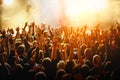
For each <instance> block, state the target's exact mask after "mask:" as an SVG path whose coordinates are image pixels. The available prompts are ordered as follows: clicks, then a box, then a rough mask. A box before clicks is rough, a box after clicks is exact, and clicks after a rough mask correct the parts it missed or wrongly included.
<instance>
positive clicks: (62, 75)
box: [0, 22, 120, 80]
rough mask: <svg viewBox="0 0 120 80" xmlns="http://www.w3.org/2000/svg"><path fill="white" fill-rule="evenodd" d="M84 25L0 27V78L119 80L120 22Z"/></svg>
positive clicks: (27, 79)
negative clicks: (93, 25)
mask: <svg viewBox="0 0 120 80" xmlns="http://www.w3.org/2000/svg"><path fill="white" fill-rule="evenodd" d="M26 28H28V30H26ZM87 28H88V27H87V25H85V26H83V27H82V28H76V29H74V27H69V26H61V27H58V28H56V29H54V28H52V27H50V25H46V24H41V25H39V26H36V24H35V23H34V22H33V23H31V24H29V25H28V23H27V22H26V23H25V25H24V27H23V28H22V29H20V28H19V27H17V28H16V33H15V30H14V29H12V28H11V29H7V30H0V80H120V62H119V61H120V25H119V24H116V25H115V26H112V27H110V29H109V30H101V29H99V25H97V26H95V27H94V28H93V29H92V30H89V31H90V33H87ZM14 35H15V36H14Z"/></svg>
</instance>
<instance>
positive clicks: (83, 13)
mask: <svg viewBox="0 0 120 80" xmlns="http://www.w3.org/2000/svg"><path fill="white" fill-rule="evenodd" d="M106 8H107V1H106V0H66V1H65V9H66V10H65V14H66V16H67V18H68V20H70V23H71V22H72V24H74V25H79V22H81V23H86V24H87V23H91V22H90V20H89V19H90V18H91V19H92V20H93V22H94V21H95V20H96V18H97V16H98V13H102V12H105V9H106ZM80 18H81V19H80ZM92 20H91V21H92Z"/></svg>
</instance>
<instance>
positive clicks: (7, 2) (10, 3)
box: [3, 0, 13, 6]
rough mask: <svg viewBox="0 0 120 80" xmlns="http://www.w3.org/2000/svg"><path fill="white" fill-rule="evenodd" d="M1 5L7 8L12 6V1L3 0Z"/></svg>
mask: <svg viewBox="0 0 120 80" xmlns="http://www.w3.org/2000/svg"><path fill="white" fill-rule="evenodd" d="M3 3H4V4H5V5H7V6H9V5H12V4H13V0H3Z"/></svg>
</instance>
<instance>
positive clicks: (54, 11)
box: [2, 0, 120, 28]
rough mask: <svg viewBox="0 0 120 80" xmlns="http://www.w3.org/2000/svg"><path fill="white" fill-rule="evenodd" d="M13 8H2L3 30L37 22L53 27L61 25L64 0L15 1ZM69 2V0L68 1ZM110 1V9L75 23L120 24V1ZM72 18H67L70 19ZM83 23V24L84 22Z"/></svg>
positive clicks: (82, 17) (81, 17) (89, 24)
mask: <svg viewBox="0 0 120 80" xmlns="http://www.w3.org/2000/svg"><path fill="white" fill-rule="evenodd" d="M14 1H15V2H14V4H13V5H12V6H4V5H3V6H2V7H3V11H2V26H4V27H3V28H8V27H10V28H16V27H17V26H20V27H23V26H24V23H25V22H26V21H28V22H29V23H30V22H35V23H36V24H37V25H40V24H41V23H45V24H47V25H48V24H49V25H51V26H52V27H58V26H59V25H60V19H61V17H62V13H63V12H62V9H61V8H64V4H63V5H62V3H61V2H62V1H63V2H64V0H14ZM68 1H69V0H68ZM73 1H74V0H73ZM107 1H108V7H107V8H106V9H105V10H104V11H103V12H100V13H99V14H97V15H94V16H92V14H89V13H88V14H87V15H86V16H80V18H79V19H77V20H76V19H74V17H73V18H72V19H73V20H74V21H73V23H72V24H73V25H75V24H74V23H76V22H77V23H79V25H81V24H82V25H84V24H88V26H93V25H95V24H96V22H97V20H98V22H100V23H103V25H105V26H106V28H107V24H109V23H115V20H117V21H118V22H119V23H120V1H119V0H118V1H114V0H113V1H111V0H107ZM69 17H70V16H67V18H69ZM82 21H83V22H82Z"/></svg>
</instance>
